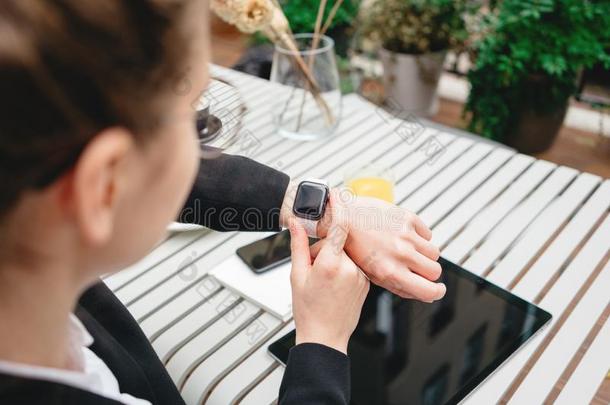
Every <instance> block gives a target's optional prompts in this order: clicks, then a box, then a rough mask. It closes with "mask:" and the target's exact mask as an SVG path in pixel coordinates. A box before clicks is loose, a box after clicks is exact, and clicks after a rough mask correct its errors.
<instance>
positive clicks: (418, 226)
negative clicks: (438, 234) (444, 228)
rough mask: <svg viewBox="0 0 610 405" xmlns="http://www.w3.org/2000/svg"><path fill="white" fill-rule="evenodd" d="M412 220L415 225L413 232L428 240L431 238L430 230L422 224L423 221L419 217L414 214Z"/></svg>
mask: <svg viewBox="0 0 610 405" xmlns="http://www.w3.org/2000/svg"><path fill="white" fill-rule="evenodd" d="M413 222H414V225H415V232H417V234H418V235H419V236H421V237H422V238H424V239H425V240H428V241H429V240H430V239H432V231H431V230H430V228H428V226H427V225H426V224H424V221H422V220H421V218H420V217H418V216H417V215H414V218H413Z"/></svg>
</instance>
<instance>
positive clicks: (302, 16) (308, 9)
mask: <svg viewBox="0 0 610 405" xmlns="http://www.w3.org/2000/svg"><path fill="white" fill-rule="evenodd" d="M280 5H281V6H282V10H284V14H285V15H286V18H288V22H289V23H290V28H291V29H292V31H293V32H313V31H314V28H315V24H316V16H317V13H318V6H319V5H320V0H280ZM333 5H334V1H328V2H327V3H326V8H325V12H324V15H325V16H327V15H328V14H329V13H330V10H331V9H332V7H333ZM359 6H360V1H359V0H345V1H344V2H343V4H341V7H339V9H338V10H337V14H335V17H334V18H333V20H332V23H331V24H330V28H331V29H332V28H334V27H338V26H349V25H351V24H352V22H353V21H354V18H355V17H356V15H357V14H358V7H359Z"/></svg>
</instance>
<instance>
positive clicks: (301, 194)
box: [293, 181, 328, 221]
mask: <svg viewBox="0 0 610 405" xmlns="http://www.w3.org/2000/svg"><path fill="white" fill-rule="evenodd" d="M327 200H328V187H326V186H325V185H324V184H320V183H314V182H311V181H304V182H302V183H301V184H299V188H298V189H297V195H296V196H295V198H294V206H293V211H294V214H295V215H296V216H298V217H301V218H307V219H312V220H314V221H317V220H319V219H321V218H322V217H323V216H324V209H325V208H326V201H327Z"/></svg>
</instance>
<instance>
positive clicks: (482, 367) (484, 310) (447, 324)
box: [269, 258, 551, 405]
mask: <svg viewBox="0 0 610 405" xmlns="http://www.w3.org/2000/svg"><path fill="white" fill-rule="evenodd" d="M439 262H440V263H441V266H442V267H443V276H442V281H443V282H444V283H445V284H446V285H447V294H446V295H445V297H444V298H443V299H442V300H440V301H438V302H435V303H433V304H425V303H421V302H417V301H413V300H405V299H401V298H400V297H398V296H396V295H393V294H391V293H389V292H387V291H385V290H383V289H381V288H379V287H375V286H371V291H370V293H369V295H368V297H367V299H366V301H365V303H364V307H363V310H362V315H361V317H360V322H359V323H358V326H357V328H356V331H355V332H354V334H353V335H352V338H351V340H350V343H349V347H348V354H349V356H350V360H351V374H352V402H351V403H352V404H354V405H369V404H370V405H372V404H375V405H383V404H388V405H390V404H391V405H397V404H424V405H432V404H434V405H437V404H453V403H457V402H459V401H460V400H461V399H463V398H464V397H466V396H467V395H468V393H470V392H471V391H472V390H474V389H475V388H476V386H477V385H478V384H480V383H481V382H482V381H483V380H484V379H485V378H486V377H487V376H489V375H490V374H491V373H493V371H494V370H495V369H497V368H498V367H499V366H500V365H501V364H502V362H503V361H504V360H506V359H507V358H509V357H510V356H511V355H512V354H513V353H514V352H515V351H516V350H517V349H519V347H520V346H522V345H523V344H524V343H525V342H526V341H527V340H528V339H529V338H531V337H532V335H534V334H535V333H536V332H537V331H539V330H540V329H541V328H542V327H543V326H544V325H545V324H546V323H547V322H548V321H549V320H550V319H551V315H550V314H549V313H548V312H546V311H544V310H542V309H540V308H539V307H537V306H535V305H534V304H531V303H529V302H527V301H524V300H523V299H521V298H519V297H517V296H515V295H513V294H511V293H510V292H508V291H506V290H504V289H502V288H500V287H498V286H496V285H494V284H492V283H489V282H488V281H486V280H484V279H482V278H481V277H478V276H476V275H474V274H472V273H470V272H468V271H466V270H464V269H462V268H461V267H459V266H457V265H455V264H453V263H451V262H449V261H447V260H444V259H442V258H441V259H439ZM294 336H295V334H294V331H293V332H291V333H289V334H287V335H286V336H284V337H282V338H281V339H279V340H278V341H276V342H274V343H272V344H271V345H270V346H269V351H270V352H271V354H272V355H273V356H274V357H276V358H277V359H278V360H279V361H281V362H283V363H286V361H287V359H288V351H289V350H290V348H291V347H292V346H294Z"/></svg>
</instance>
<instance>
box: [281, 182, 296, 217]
mask: <svg viewBox="0 0 610 405" xmlns="http://www.w3.org/2000/svg"><path fill="white" fill-rule="evenodd" d="M297 187H298V183H296V182H294V181H292V180H291V181H290V183H288V187H287V188H286V193H285V194H284V200H283V201H282V207H281V208H280V226H281V227H283V228H288V227H290V223H291V222H292V221H295V220H296V219H297V218H296V216H295V215H294V212H293V211H292V206H293V205H294V197H295V195H296V192H297Z"/></svg>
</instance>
